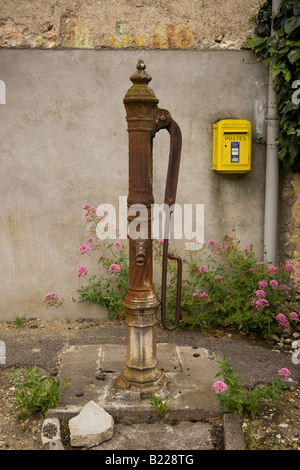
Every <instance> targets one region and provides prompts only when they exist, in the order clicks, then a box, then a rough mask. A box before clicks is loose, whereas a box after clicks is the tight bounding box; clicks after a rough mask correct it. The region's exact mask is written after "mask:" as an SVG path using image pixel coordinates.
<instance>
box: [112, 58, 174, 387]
mask: <svg viewBox="0 0 300 470" xmlns="http://www.w3.org/2000/svg"><path fill="white" fill-rule="evenodd" d="M145 69H146V66H145V64H144V62H143V61H142V60H140V61H139V62H138V64H137V69H136V72H135V73H134V74H133V75H132V76H131V77H130V80H131V81H132V83H133V85H132V86H131V88H129V90H128V91H127V93H126V95H125V97H124V105H125V109H126V120H127V123H128V136H129V191H128V198H127V205H128V208H130V207H132V206H134V207H135V208H138V206H139V205H141V206H143V207H146V208H147V218H146V219H147V220H144V227H147V229H148V230H146V232H147V234H148V236H145V234H144V233H143V230H140V234H139V236H138V238H136V237H135V238H134V239H133V238H131V236H130V231H129V272H130V275H129V287H128V291H127V293H126V295H125V298H124V300H123V306H124V307H125V310H126V323H127V359H126V362H125V364H126V367H125V369H124V370H123V372H122V374H121V375H120V376H119V377H118V379H117V381H116V385H117V386H118V387H119V388H121V389H130V390H138V391H139V390H143V391H151V390H152V391H153V390H156V389H159V388H161V387H162V386H164V385H165V383H166V378H165V377H164V376H163V374H162V371H161V370H160V369H159V368H158V367H157V365H158V361H157V358H156V330H155V325H156V322H157V320H156V313H157V309H158V307H159V306H160V305H161V312H162V325H163V326H164V327H165V328H166V329H168V330H173V329H175V328H176V327H177V326H178V323H179V320H180V297H181V277H182V261H181V258H180V257H178V256H175V255H174V254H172V253H168V238H169V235H168V234H169V222H170V217H168V216H169V215H170V214H171V213H172V211H173V209H172V206H173V205H174V204H175V197H176V191H177V182H178V174H179V165H180V156H181V145H182V137H181V131H180V128H179V126H178V125H177V124H176V122H175V121H174V120H173V119H172V117H171V115H170V113H169V112H168V111H167V110H165V109H160V108H158V102H159V100H158V99H157V98H156V96H155V94H154V92H153V90H152V89H151V88H150V87H149V86H148V83H149V82H150V80H151V77H150V76H149V75H148V74H147V73H146V71H145ZM160 129H166V130H167V131H168V132H169V134H170V154H169V165H168V172H167V181H166V190H165V200H164V203H165V205H166V207H168V208H169V211H168V214H166V224H165V232H164V233H165V236H164V246H163V266H162V292H161V301H159V300H158V298H157V296H156V293H155V290H154V287H153V260H152V255H153V254H152V239H151V205H152V204H153V203H154V198H153V192H152V164H153V156H152V147H153V138H154V137H155V134H156V133H157V132H158V131H159V130H160ZM136 216H137V215H136V214H134V215H130V211H129V210H128V222H129V225H130V222H132V220H134V219H135V217H136ZM142 225H143V224H142ZM168 258H169V259H175V260H176V261H177V302H176V312H175V320H174V323H173V325H171V326H170V325H169V324H168V323H167V320H166V281H167V260H168Z"/></svg>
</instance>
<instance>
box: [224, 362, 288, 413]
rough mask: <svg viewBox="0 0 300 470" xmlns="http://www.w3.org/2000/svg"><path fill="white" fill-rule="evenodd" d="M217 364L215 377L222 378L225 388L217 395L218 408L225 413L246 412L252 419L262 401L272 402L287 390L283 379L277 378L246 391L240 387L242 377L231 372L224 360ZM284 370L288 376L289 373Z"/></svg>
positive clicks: (229, 366) (231, 369)
mask: <svg viewBox="0 0 300 470" xmlns="http://www.w3.org/2000/svg"><path fill="white" fill-rule="evenodd" d="M217 363H218V364H219V366H220V372H218V374H217V375H216V377H220V376H222V377H223V378H224V381H225V384H226V386H227V388H226V390H225V391H223V392H222V393H218V398H219V403H220V406H221V408H222V409H223V411H224V412H225V413H235V414H239V413H241V412H242V411H246V412H247V413H249V414H250V415H251V418H252V419H254V418H255V417H256V415H257V413H258V407H259V405H260V404H261V403H262V402H263V401H264V400H272V401H273V402H274V401H275V400H276V398H277V397H278V395H281V394H283V393H284V391H285V390H286V389H287V388H288V386H287V384H286V382H285V379H282V378H277V379H276V380H273V382H272V383H271V384H266V383H265V384H263V385H261V386H256V387H254V388H252V389H246V388H244V387H242V386H241V385H240V381H241V379H242V377H241V376H239V375H236V374H235V373H234V372H233V368H232V367H231V365H230V364H228V363H227V362H226V358H224V359H223V361H217ZM284 370H285V371H286V372H287V373H288V375H289V371H288V370H287V369H284ZM278 372H280V371H278ZM224 388H225V387H224Z"/></svg>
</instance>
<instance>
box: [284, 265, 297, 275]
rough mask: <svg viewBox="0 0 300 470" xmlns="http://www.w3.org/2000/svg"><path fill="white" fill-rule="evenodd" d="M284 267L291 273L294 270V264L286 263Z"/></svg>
mask: <svg viewBox="0 0 300 470" xmlns="http://www.w3.org/2000/svg"><path fill="white" fill-rule="evenodd" d="M284 267H285V269H287V271H289V272H290V273H293V272H294V271H295V269H294V266H293V265H292V264H290V263H287V264H286V265H285V266H284Z"/></svg>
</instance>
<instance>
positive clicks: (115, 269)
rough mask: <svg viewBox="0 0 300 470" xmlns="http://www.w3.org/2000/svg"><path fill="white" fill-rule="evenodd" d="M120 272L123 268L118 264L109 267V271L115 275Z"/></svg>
mask: <svg viewBox="0 0 300 470" xmlns="http://www.w3.org/2000/svg"><path fill="white" fill-rule="evenodd" d="M120 270H121V268H120V266H119V265H118V264H111V265H110V267H109V271H112V272H113V273H119V272H120Z"/></svg>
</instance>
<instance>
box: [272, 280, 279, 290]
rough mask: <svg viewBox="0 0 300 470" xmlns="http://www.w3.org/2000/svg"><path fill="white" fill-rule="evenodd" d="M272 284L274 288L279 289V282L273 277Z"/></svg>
mask: <svg viewBox="0 0 300 470" xmlns="http://www.w3.org/2000/svg"><path fill="white" fill-rule="evenodd" d="M270 286H271V287H273V289H277V287H278V282H277V281H275V279H272V281H270Z"/></svg>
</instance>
